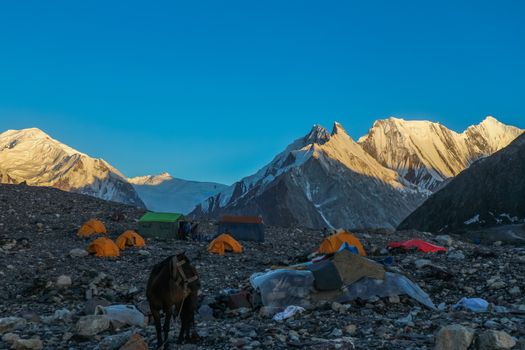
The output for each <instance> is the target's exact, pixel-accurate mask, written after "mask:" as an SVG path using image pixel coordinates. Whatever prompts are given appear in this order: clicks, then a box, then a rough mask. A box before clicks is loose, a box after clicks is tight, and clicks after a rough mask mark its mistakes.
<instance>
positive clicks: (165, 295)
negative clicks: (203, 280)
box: [146, 253, 200, 348]
mask: <svg viewBox="0 0 525 350" xmlns="http://www.w3.org/2000/svg"><path fill="white" fill-rule="evenodd" d="M199 289H200V280H199V275H198V274H197V270H196V269H195V267H193V266H192V265H190V261H189V259H188V258H187V257H186V255H185V254H184V253H181V254H177V255H172V256H170V257H168V258H166V259H164V260H163V261H161V262H160V263H158V264H156V265H155V266H154V267H153V270H152V271H151V274H150V276H149V279H148V285H147V289H146V296H147V297H148V302H149V306H150V309H151V313H152V315H153V318H154V320H155V328H156V330H157V342H158V345H157V348H162V347H163V346H164V348H167V347H168V346H167V344H168V333H169V330H170V319H171V316H173V320H174V321H175V322H176V321H177V317H178V316H179V315H180V318H181V328H180V333H179V338H178V340H177V343H179V344H181V343H182V342H183V340H186V341H189V340H191V337H190V331H191V328H192V326H193V325H194V313H195V309H196V308H197V303H198V292H199ZM173 305H175V312H173V311H174V310H173ZM160 310H162V311H163V312H164V329H163V330H164V341H163V340H162V329H161V323H160ZM196 337H198V336H196V335H195V338H196Z"/></svg>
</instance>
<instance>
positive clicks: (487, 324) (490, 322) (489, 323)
mask: <svg viewBox="0 0 525 350" xmlns="http://www.w3.org/2000/svg"><path fill="white" fill-rule="evenodd" d="M483 326H484V327H485V328H492V329H495V328H498V327H499V323H498V322H496V321H494V320H487V321H485V323H483Z"/></svg>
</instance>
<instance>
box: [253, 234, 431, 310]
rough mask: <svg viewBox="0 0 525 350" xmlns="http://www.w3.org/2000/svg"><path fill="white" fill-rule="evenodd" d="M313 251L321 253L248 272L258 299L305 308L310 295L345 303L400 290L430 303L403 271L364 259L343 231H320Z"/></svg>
mask: <svg viewBox="0 0 525 350" xmlns="http://www.w3.org/2000/svg"><path fill="white" fill-rule="evenodd" d="M318 252H319V253H321V254H326V255H323V256H321V257H320V258H317V259H315V260H312V261H309V262H306V263H302V264H298V265H293V266H289V267H280V268H279V269H277V270H271V271H268V272H264V273H255V274H253V275H252V276H251V277H250V283H251V285H252V287H253V288H254V289H255V290H256V291H258V292H259V293H260V295H261V300H262V303H263V305H264V306H266V307H270V308H274V309H275V310H278V309H280V310H283V309H284V308H286V307H288V306H291V305H293V306H297V307H304V308H309V307H311V305H312V302H313V301H314V300H317V301H321V300H332V301H337V302H340V303H345V302H349V301H352V300H355V299H362V300H367V299H372V298H375V297H389V296H394V295H402V294H405V295H408V296H410V297H411V298H413V299H415V300H417V301H418V302H420V303H421V304H422V305H425V306H426V307H428V308H430V309H435V308H436V307H435V305H434V303H433V302H432V300H431V299H430V297H429V296H428V295H427V294H426V293H425V292H424V291H423V290H422V289H421V288H419V286H417V285H416V284H415V283H413V282H412V281H410V280H409V279H408V278H407V277H405V276H402V275H400V274H397V273H393V272H387V270H386V267H385V265H383V264H381V263H378V262H376V261H373V260H370V259H367V258H366V257H365V256H366V252H365V249H364V247H363V245H362V244H361V242H360V241H359V239H358V238H357V237H356V236H354V235H353V234H351V233H349V232H346V231H340V232H337V233H336V234H334V235H332V236H329V237H326V238H325V239H324V240H323V241H322V242H321V245H320V247H319V249H318Z"/></svg>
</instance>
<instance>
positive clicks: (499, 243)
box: [492, 241, 503, 247]
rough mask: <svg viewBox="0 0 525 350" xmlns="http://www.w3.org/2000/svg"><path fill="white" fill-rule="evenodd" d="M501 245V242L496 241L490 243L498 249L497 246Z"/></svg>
mask: <svg viewBox="0 0 525 350" xmlns="http://www.w3.org/2000/svg"><path fill="white" fill-rule="evenodd" d="M502 244H503V242H501V241H496V242H494V243H492V245H493V246H494V247H499V246H501V245H502Z"/></svg>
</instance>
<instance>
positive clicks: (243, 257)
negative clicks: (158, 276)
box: [0, 185, 525, 349]
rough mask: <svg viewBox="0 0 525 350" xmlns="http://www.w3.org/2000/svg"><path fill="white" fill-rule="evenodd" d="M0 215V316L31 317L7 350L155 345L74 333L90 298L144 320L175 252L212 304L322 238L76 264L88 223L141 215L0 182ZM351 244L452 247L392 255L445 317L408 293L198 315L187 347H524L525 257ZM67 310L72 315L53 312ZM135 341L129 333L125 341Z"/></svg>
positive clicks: (464, 248) (288, 237)
mask: <svg viewBox="0 0 525 350" xmlns="http://www.w3.org/2000/svg"><path fill="white" fill-rule="evenodd" d="M0 213H1V214H0V219H1V220H0V279H1V282H0V283H1V285H0V319H2V318H6V317H11V316H15V317H21V318H23V319H24V320H25V321H24V322H22V323H23V324H20V325H18V326H17V327H11V328H9V327H3V326H2V323H1V321H0V335H3V339H4V340H0V349H4V348H5V349H8V348H9V347H10V345H9V344H10V340H9V339H8V338H9V337H6V334H16V335H17V336H19V337H20V338H22V339H30V338H33V339H36V338H39V339H40V340H41V341H42V343H43V347H44V348H45V349H95V348H99V347H101V344H105V342H106V341H108V340H109V339H114V338H115V336H116V335H118V334H122V333H125V332H129V331H130V330H131V331H132V332H136V333H138V334H140V335H141V336H142V337H143V338H144V339H145V340H146V341H147V343H148V345H149V346H150V348H154V346H155V330H154V327H153V325H152V324H151V323H150V324H149V325H148V326H147V327H146V328H134V329H127V328H125V327H124V328H122V329H114V328H109V329H107V330H104V331H102V332H100V333H98V334H96V335H93V336H88V337H81V336H79V335H78V334H77V331H76V329H75V324H76V323H77V321H78V319H79V318H80V317H82V316H83V314H84V309H85V308H86V305H87V306H89V304H90V302H89V301H88V300H87V298H88V297H92V298H95V299H97V300H100V299H104V300H105V301H107V302H108V303H110V304H130V305H136V306H137V307H138V308H139V309H140V310H143V311H144V312H145V313H147V308H145V286H146V280H147V278H148V275H149V272H150V270H151V267H152V266H153V265H154V264H155V263H156V262H158V261H160V260H162V259H163V258H165V257H167V256H169V255H172V254H174V253H175V252H178V251H185V252H186V254H187V255H188V256H189V257H190V258H191V260H192V262H193V263H194V265H195V266H196V268H197V270H198V271H199V273H200V275H201V282H202V294H203V296H202V297H203V301H206V300H213V299H214V297H215V296H216V295H218V294H219V293H220V292H221V290H223V289H225V288H240V287H243V286H247V285H248V278H249V277H250V275H251V274H252V273H255V272H259V271H264V270H265V269H268V268H270V267H271V266H273V265H287V264H292V263H294V262H297V261H298V259H299V257H301V256H305V255H307V254H308V253H310V252H312V251H314V250H315V249H316V248H317V247H318V246H319V244H320V242H321V240H322V237H323V234H322V233H321V232H320V231H316V230H309V229H304V228H297V227H294V228H278V227H267V228H266V241H265V242H264V243H254V242H242V244H243V246H244V248H245V251H244V253H243V254H236V255H233V254H230V255H225V256H217V255H212V254H209V253H208V252H207V251H206V246H207V243H206V242H185V241H175V240H174V241H155V240H148V241H147V246H146V247H145V248H144V249H127V250H125V251H123V252H122V254H121V256H120V257H118V258H109V259H102V258H97V257H93V256H85V257H71V256H70V255H69V252H70V251H71V250H72V249H74V248H80V249H84V248H85V246H86V245H87V244H88V241H86V240H83V239H80V238H78V237H77V236H76V234H75V233H76V230H77V229H78V227H79V226H80V225H81V223H82V222H83V221H85V220H87V219H89V218H92V217H96V218H99V219H101V220H103V221H104V222H105V223H106V225H107V227H108V231H109V232H110V234H109V236H110V237H111V238H116V237H117V236H118V234H120V233H121V232H123V231H124V230H126V229H135V228H136V222H137V219H138V218H139V217H140V216H141V215H142V213H143V212H142V211H141V210H138V209H135V208H132V207H128V206H124V205H120V204H116V203H110V202H105V201H100V200H97V199H94V198H91V197H86V196H83V195H76V194H71V193H65V192H62V191H58V190H55V189H49V188H34V187H27V186H12V185H2V186H0ZM117 213H118V215H116V214H117ZM115 219H119V220H118V221H117V220H115ZM201 232H202V233H204V234H208V235H214V234H215V233H216V226H215V225H213V223H210V222H202V223H201ZM356 235H357V236H359V238H360V239H361V241H362V242H363V244H364V245H365V248H366V250H367V252H368V253H369V254H370V256H371V257H372V258H374V259H375V258H377V259H380V258H382V257H384V256H386V255H387V254H390V253H389V252H387V251H386V250H385V248H386V246H387V244H388V242H390V241H394V240H405V239H411V238H422V239H425V240H428V241H430V242H434V243H437V244H441V245H444V246H446V247H447V248H449V252H448V253H441V254H424V253H420V252H412V251H411V252H407V253H399V254H395V255H393V258H394V263H393V265H392V267H391V269H392V270H394V271H397V272H399V273H403V274H405V275H406V276H408V277H409V278H410V279H411V280H412V281H414V282H416V283H417V284H419V286H420V287H421V288H422V289H423V290H424V291H425V292H427V293H428V294H429V295H430V297H431V298H432V300H433V301H434V303H435V304H436V305H439V304H441V303H444V305H441V311H438V310H435V311H434V310H429V309H427V308H425V307H424V306H422V305H420V304H418V303H417V302H415V301H413V300H412V299H410V298H408V297H407V296H404V295H402V296H400V297H391V298H373V299H372V300H368V301H361V300H357V301H353V302H351V303H349V304H345V305H340V304H337V303H333V302H332V301H331V300H326V301H325V302H320V303H318V304H317V305H316V306H315V307H313V308H312V309H309V310H307V311H306V312H305V313H303V314H301V315H298V316H296V317H293V318H290V319H287V320H285V321H282V322H276V321H273V320H272V319H271V318H270V317H268V315H266V314H265V313H264V312H261V310H259V309H256V310H251V309H237V310H229V311H227V312H225V313H221V314H220V315H219V316H220V317H218V318H213V319H211V320H210V319H206V320H205V319H203V317H201V316H200V315H198V316H197V331H198V332H199V333H200V335H201V336H202V339H201V341H200V342H199V343H198V344H195V345H193V344H186V345H183V346H182V347H181V348H187V349H194V348H195V349H197V348H199V349H209V348H215V349H231V348H245V349H257V348H264V349H284V348H315V349H327V348H343V349H345V348H346V349H352V348H357V349H430V348H433V347H434V343H435V335H436V333H437V331H438V330H439V329H440V328H441V327H442V326H447V325H451V324H461V325H464V326H467V327H470V328H472V329H474V330H476V333H477V334H478V335H480V334H483V333H485V332H487V331H489V330H502V331H505V332H506V333H508V334H510V335H511V336H512V337H514V338H515V340H516V341H518V345H516V346H515V348H519V347H520V346H523V344H524V342H525V326H524V324H525V298H524V295H523V290H524V289H525V249H524V248H522V247H515V246H510V245H498V244H496V245H491V246H478V245H474V244H471V243H467V242H463V241H461V240H460V239H459V237H450V239H447V238H443V237H441V238H439V239H438V240H436V237H435V236H433V235H431V234H428V233H421V232H409V231H404V232H391V231H385V230H378V231H369V232H357V233H356ZM420 259H427V260H430V262H426V263H427V266H426V267H420V268H418V267H416V265H417V264H416V261H418V264H421V261H420ZM428 263H430V264H431V265H430V266H428ZM433 266H438V267H437V268H436V267H433ZM62 275H65V276H68V277H70V278H71V285H70V286H69V285H67V286H66V287H60V286H59V285H57V278H58V277H59V276H62ZM66 284H67V283H66ZM462 297H479V298H484V299H486V300H487V301H489V302H490V303H493V304H494V305H497V306H505V307H507V308H508V309H509V312H503V313H496V312H486V313H473V312H469V311H454V310H452V308H451V305H453V304H455V303H456V302H457V301H458V300H460V299H461V298H462ZM61 309H67V310H68V311H69V313H67V312H63V313H62V316H60V314H61V312H58V313H57V315H58V316H57V315H55V313H56V312H57V310H61ZM263 310H264V309H263ZM510 311H512V312H510ZM54 315H55V316H56V317H54ZM176 328H177V332H178V325H176V326H175V327H174V326H172V339H173V340H174V339H175V335H176V333H177V332H176ZM128 335H129V333H125V334H124V335H123V339H124V338H126V337H127V336H128ZM112 337H113V338H112ZM173 347H175V346H173ZM36 348H37V347H36ZM116 348H118V346H117V347H116Z"/></svg>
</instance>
